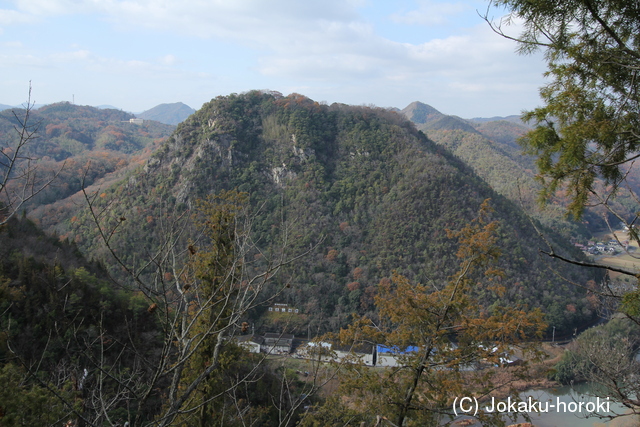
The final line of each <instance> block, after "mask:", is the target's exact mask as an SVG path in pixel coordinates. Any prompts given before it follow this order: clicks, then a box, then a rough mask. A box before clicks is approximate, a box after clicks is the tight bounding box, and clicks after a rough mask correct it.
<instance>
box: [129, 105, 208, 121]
mask: <svg viewBox="0 0 640 427" xmlns="http://www.w3.org/2000/svg"><path fill="white" fill-rule="evenodd" d="M195 111H196V110H194V109H193V108H191V107H189V106H188V105H186V104H183V103H182V102H174V103H173V104H160V105H157V106H155V107H153V108H152V109H150V110H147V111H145V112H143V113H140V114H138V115H137V116H138V117H139V118H141V119H145V120H155V121H157V122H160V123H165V124H168V125H177V124H178V123H180V122H183V121H184V120H185V119H186V118H187V117H189V116H190V115H191V114H193V113H195Z"/></svg>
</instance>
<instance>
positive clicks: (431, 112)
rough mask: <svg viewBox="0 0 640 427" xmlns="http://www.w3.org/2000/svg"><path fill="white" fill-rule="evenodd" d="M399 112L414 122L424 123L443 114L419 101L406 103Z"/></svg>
mask: <svg viewBox="0 0 640 427" xmlns="http://www.w3.org/2000/svg"><path fill="white" fill-rule="evenodd" d="M401 113H402V114H404V115H405V117H407V118H408V119H409V120H411V121H412V122H414V123H426V122H428V121H431V120H433V119H434V118H438V117H440V116H443V115H444V114H442V113H441V112H440V111H438V110H436V109H435V108H433V107H432V106H430V105H427V104H424V103H422V102H419V101H414V102H412V103H411V104H409V105H407V106H406V107H405V108H404V109H403V110H401Z"/></svg>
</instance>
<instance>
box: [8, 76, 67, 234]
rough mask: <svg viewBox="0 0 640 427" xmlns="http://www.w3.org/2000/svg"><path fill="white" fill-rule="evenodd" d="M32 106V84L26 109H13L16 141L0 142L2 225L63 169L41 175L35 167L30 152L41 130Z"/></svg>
mask: <svg viewBox="0 0 640 427" xmlns="http://www.w3.org/2000/svg"><path fill="white" fill-rule="evenodd" d="M33 107H34V102H33V101H32V99H31V84H29V97H28V99H27V102H26V103H25V104H24V110H17V111H16V110H12V114H13V118H14V120H15V124H14V130H15V135H14V138H10V139H9V140H8V141H2V142H0V144H2V145H0V225H2V224H5V223H6V222H7V221H8V220H9V219H11V217H13V216H14V215H15V214H16V213H17V212H19V211H20V209H22V208H23V207H24V205H25V203H27V202H28V201H29V200H31V199H32V198H33V197H35V196H36V195H37V194H38V193H40V192H41V191H42V190H44V189H45V188H46V187H48V186H49V185H50V184H51V183H52V182H53V180H54V179H56V177H57V176H58V174H59V173H60V170H62V168H61V169H60V170H59V171H58V172H55V173H53V174H47V175H46V176H41V175H40V174H39V173H38V167H37V165H36V161H37V159H35V158H34V157H31V156H30V155H29V153H28V151H29V150H28V148H29V145H31V144H32V143H33V141H34V140H35V139H36V138H37V133H38V130H39V128H40V122H38V121H36V122H34V121H33V117H32V112H33ZM63 167H64V165H63Z"/></svg>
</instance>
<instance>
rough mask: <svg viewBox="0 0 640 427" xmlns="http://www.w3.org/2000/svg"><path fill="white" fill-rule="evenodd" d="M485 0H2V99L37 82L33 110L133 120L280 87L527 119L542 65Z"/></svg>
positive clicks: (15, 97)
mask: <svg viewBox="0 0 640 427" xmlns="http://www.w3.org/2000/svg"><path fill="white" fill-rule="evenodd" d="M487 4H488V3H487V2H486V1H471V0H470V1H459V2H456V1H452V2H441V1H432V0H424V1H423V0H411V1H409V0H406V1H404V0H400V1H386V0H384V1H383V0H380V1H374V0H371V1H367V0H322V1H315V0H261V1H258V0H180V1H176V0H14V1H11V0H9V1H6V0H0V73H1V75H2V78H1V79H0V104H8V105H17V104H21V103H23V102H24V101H25V100H26V96H27V90H28V85H29V81H31V82H32V87H33V98H34V99H35V101H36V102H37V103H42V104H47V103H52V102H58V101H71V100H72V99H75V102H76V103H77V104H82V105H104V104H109V105H114V106H116V107H118V108H122V109H124V110H127V111H133V112H141V111H144V110H147V109H149V108H152V107H154V106H156V105H158V104H161V103H168V102H178V101H181V102H184V103H186V104H188V105H189V106H191V107H193V108H196V109H197V108H199V107H200V106H201V105H202V104H203V103H204V102H207V101H209V100H210V99H211V98H214V97H216V96H218V95H227V94H229V93H234V92H235V93H241V92H244V91H247V90H251V89H270V90H275V91H279V92H281V93H283V94H285V95H286V94H289V93H292V92H297V93H301V94H303V95H306V96H308V97H310V98H312V99H314V100H316V101H324V102H327V103H333V102H342V103H346V104H356V105H362V104H365V105H368V104H374V105H377V106H380V107H398V108H404V107H405V106H407V105H408V104H409V103H411V102H413V101H421V102H424V103H427V104H429V105H431V106H433V107H435V108H437V109H438V110H440V111H442V112H443V113H446V114H455V115H458V116H461V117H465V118H471V117H492V116H505V115H509V114H518V113H520V112H521V111H522V110H524V109H530V108H533V107H536V106H537V105H539V104H540V101H539V97H538V89H539V87H540V86H541V85H542V84H543V83H544V81H543V77H542V74H543V72H544V70H545V64H544V61H543V60H542V57H541V55H534V56H521V55H518V54H516V53H515V49H516V46H515V44H514V43H513V42H511V41H509V40H506V39H503V38H501V37H499V36H498V35H496V34H494V33H493V32H492V31H491V30H490V29H489V27H488V25H487V24H486V23H485V22H484V21H483V20H482V19H481V18H480V17H479V16H478V12H477V11H480V12H484V11H485V10H486V9H487ZM491 15H492V16H494V17H495V18H499V17H500V16H502V15H504V12H503V11H500V10H493V11H491ZM509 31H511V32H512V33H513V34H517V33H518V29H517V27H512V28H511V29H510V30H509Z"/></svg>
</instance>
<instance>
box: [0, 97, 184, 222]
mask: <svg viewBox="0 0 640 427" xmlns="http://www.w3.org/2000/svg"><path fill="white" fill-rule="evenodd" d="M25 114H26V110H24V109H9V110H4V111H2V112H0V146H7V147H9V146H11V145H12V141H13V140H15V139H16V138H17V137H18V136H17V134H16V131H15V127H16V126H17V127H18V128H19V127H20V126H19V122H18V119H20V120H23V119H24V117H25ZM132 118H134V116H133V115H132V114H129V113H125V112H123V111H120V110H114V109H99V108H94V107H89V106H80V105H74V104H70V103H68V102H61V103H56V104H51V105H46V106H43V107H40V108H38V109H37V110H36V109H32V110H30V111H29V126H30V129H29V130H30V131H35V134H34V136H35V139H34V140H33V141H32V143H30V144H29V145H27V152H25V153H23V154H22V155H23V156H28V157H30V158H32V159H34V160H35V159H37V163H36V164H35V165H34V164H32V167H34V166H35V168H36V169H37V175H38V176H39V179H40V180H41V181H42V180H44V179H48V178H49V177H52V176H54V175H56V174H58V175H57V178H56V179H55V180H54V181H53V182H52V183H51V185H49V186H47V188H45V190H44V191H43V192H41V193H40V194H38V195H37V196H36V197H35V198H34V199H32V200H31V203H30V204H29V205H28V206H26V208H27V209H28V210H29V212H30V217H31V218H33V219H35V220H37V221H38V222H40V223H41V225H42V226H43V227H44V228H45V229H49V227H51V226H53V225H55V224H57V223H58V222H60V221H62V220H63V218H64V216H65V215H68V214H70V213H71V212H72V210H73V206H71V205H70V201H65V202H62V201H63V200H65V199H66V198H68V197H69V196H71V195H73V194H76V193H77V192H78V191H80V189H81V188H82V185H83V184H84V185H85V186H89V185H91V184H93V183H95V182H97V181H98V180H100V179H102V178H104V177H106V176H110V174H113V173H115V172H118V171H124V170H126V169H127V167H129V166H131V165H136V164H140V163H141V162H142V161H143V160H144V159H145V158H146V157H147V156H148V155H149V154H150V153H151V152H152V150H153V149H154V148H156V147H157V146H158V145H159V144H160V143H161V142H162V141H163V140H164V139H165V138H167V137H168V136H169V135H170V134H171V132H172V131H173V129H174V127H173V126H169V125H165V124H162V123H158V122H153V121H145V122H144V123H142V124H134V123H130V119H132ZM56 202H59V204H58V206H56V207H55V208H54V207H53V206H51V204H54V203H56ZM65 204H66V205H67V206H66V209H63V207H64V205H65ZM35 207H39V209H37V210H34V208H35ZM58 211H61V215H60V216H58V215H55V214H54V213H55V212H58ZM67 219H68V218H67Z"/></svg>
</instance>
